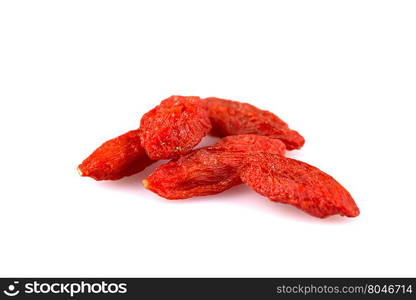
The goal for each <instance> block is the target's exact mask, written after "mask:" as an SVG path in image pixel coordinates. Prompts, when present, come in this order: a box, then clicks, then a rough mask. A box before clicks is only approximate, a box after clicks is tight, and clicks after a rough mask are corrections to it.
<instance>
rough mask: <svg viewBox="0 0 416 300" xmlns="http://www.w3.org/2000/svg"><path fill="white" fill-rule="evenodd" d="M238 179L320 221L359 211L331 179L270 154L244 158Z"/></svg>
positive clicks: (345, 191) (342, 188) (348, 195)
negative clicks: (320, 219)
mask: <svg viewBox="0 0 416 300" xmlns="http://www.w3.org/2000/svg"><path fill="white" fill-rule="evenodd" d="M239 173H240V177H241V180H242V181H243V182H244V183H245V184H247V185H248V186H250V187H251V188H252V189H254V190H255V191H256V192H258V193H259V194H261V195H263V196H266V197H268V198H269V199H270V200H272V201H275V202H281V203H287V204H291V205H293V206H296V207H298V208H300V209H302V210H304V211H305V212H307V213H309V214H311V215H313V216H315V217H319V218H325V217H327V216H330V215H335V214H340V215H342V216H347V217H356V216H358V215H359V213H360V211H359V209H358V207H357V205H356V204H355V202H354V200H353V198H352V197H351V195H350V193H349V192H348V191H347V190H346V189H345V188H344V187H342V185H341V184H339V183H338V182H337V181H336V180H335V179H334V178H332V177H331V176H329V175H328V174H326V173H324V172H322V171H321V170H319V169H317V168H315V167H313V166H311V165H308V164H306V163H304V162H301V161H298V160H295V159H290V158H286V157H283V156H279V155H273V154H269V153H254V154H250V155H248V156H247V158H246V160H245V163H244V165H243V167H242V168H241V169H240V170H239Z"/></svg>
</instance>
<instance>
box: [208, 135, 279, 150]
mask: <svg viewBox="0 0 416 300" xmlns="http://www.w3.org/2000/svg"><path fill="white" fill-rule="evenodd" d="M211 147H212V148H217V149H223V150H226V151H227V150H228V151H243V152H244V151H245V152H247V153H248V152H258V151H261V152H267V153H272V154H279V155H284V154H285V152H286V146H285V144H284V143H283V142H282V141H281V140H279V139H271V138H269V137H267V136H261V135H254V134H245V135H230V136H227V137H225V138H222V139H220V140H219V141H218V142H216V143H215V144H214V145H212V146H211Z"/></svg>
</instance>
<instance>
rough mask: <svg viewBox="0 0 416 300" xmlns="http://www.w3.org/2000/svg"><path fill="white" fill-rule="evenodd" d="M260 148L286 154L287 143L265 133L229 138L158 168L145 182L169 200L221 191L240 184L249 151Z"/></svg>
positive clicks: (148, 186)
mask: <svg viewBox="0 0 416 300" xmlns="http://www.w3.org/2000/svg"><path fill="white" fill-rule="evenodd" d="M257 151H268V152H270V153H274V154H280V155H283V154H284V152H285V146H284V144H283V143H282V142H281V141H280V140H277V139H270V138H268V137H265V136H256V135H251V136H250V135H241V136H230V137H226V138H224V139H222V140H220V141H219V142H217V143H216V144H214V145H212V146H209V147H204V148H201V149H197V150H193V151H192V152H191V153H189V154H187V155H185V156H182V157H181V158H179V159H178V160H173V161H170V162H168V163H166V164H164V165H162V166H160V167H158V168H157V169H156V170H155V171H154V172H153V173H152V174H151V175H150V176H149V177H148V178H146V179H145V180H143V184H144V186H145V188H147V189H149V190H151V191H153V192H155V193H156V194H158V195H160V196H161V197H164V198H167V199H185V198H191V197H195V196H205V195H212V194H218V193H220V192H223V191H225V190H227V189H229V188H231V187H233V186H235V185H238V184H241V180H240V177H239V175H238V168H239V167H240V166H241V164H242V162H243V160H244V158H245V156H246V155H247V153H251V152H257Z"/></svg>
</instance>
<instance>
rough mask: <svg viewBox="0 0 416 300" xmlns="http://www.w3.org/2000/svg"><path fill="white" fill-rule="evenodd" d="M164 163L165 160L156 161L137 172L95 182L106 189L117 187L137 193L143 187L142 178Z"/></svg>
mask: <svg viewBox="0 0 416 300" xmlns="http://www.w3.org/2000/svg"><path fill="white" fill-rule="evenodd" d="M164 163H166V161H163V160H162V161H157V162H155V163H154V164H152V165H150V166H149V167H147V168H146V169H144V170H143V171H141V172H140V173H138V174H134V175H132V176H128V177H124V178H122V179H120V180H114V181H101V182H97V184H99V185H100V186H102V187H104V188H108V189H118V190H123V191H126V192H131V193H138V192H139V191H140V190H143V189H144V187H143V183H142V181H143V179H145V178H146V177H148V176H149V175H150V174H151V173H152V172H153V171H154V170H155V169H156V168H157V167H159V166H160V165H162V164H164Z"/></svg>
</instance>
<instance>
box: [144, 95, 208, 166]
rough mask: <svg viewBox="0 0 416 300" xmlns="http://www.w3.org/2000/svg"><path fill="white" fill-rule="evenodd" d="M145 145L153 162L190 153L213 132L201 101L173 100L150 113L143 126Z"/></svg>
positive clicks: (174, 98)
mask: <svg viewBox="0 0 416 300" xmlns="http://www.w3.org/2000/svg"><path fill="white" fill-rule="evenodd" d="M140 129H141V137H142V140H141V143H142V146H143V148H144V149H145V150H146V152H147V154H148V156H149V157H150V158H151V159H155V160H156V159H169V158H177V157H179V156H181V155H184V154H186V153H189V152H190V151H191V150H192V148H193V147H194V146H195V145H197V144H198V143H199V142H200V141H201V139H202V138H203V137H204V136H206V135H207V134H208V132H209V131H210V130H211V123H210V121H209V118H208V113H207V111H206V109H205V106H204V104H203V102H202V101H201V99H200V98H199V97H193V96H189V97H184V96H171V97H169V98H167V99H165V100H163V101H162V102H161V103H160V104H159V105H158V106H156V107H155V108H153V109H152V110H151V111H149V112H148V113H146V114H145V115H144V116H143V117H142V119H141V122H140Z"/></svg>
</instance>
